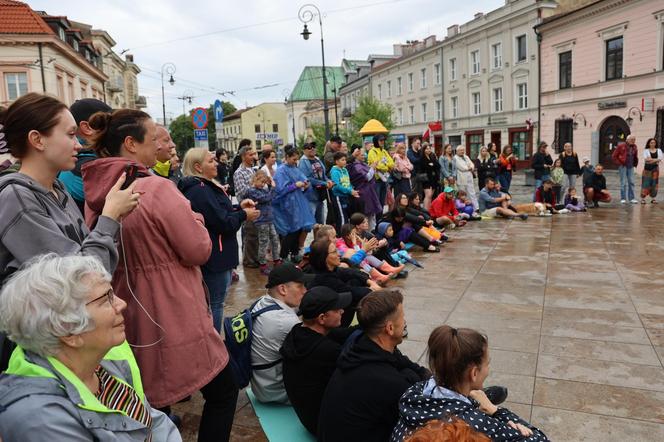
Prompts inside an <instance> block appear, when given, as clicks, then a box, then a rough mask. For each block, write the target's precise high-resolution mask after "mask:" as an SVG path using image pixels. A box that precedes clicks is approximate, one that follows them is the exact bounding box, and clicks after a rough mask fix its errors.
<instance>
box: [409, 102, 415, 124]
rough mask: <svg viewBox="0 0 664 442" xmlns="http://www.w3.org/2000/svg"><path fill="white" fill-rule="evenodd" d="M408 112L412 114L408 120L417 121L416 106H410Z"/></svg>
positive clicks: (411, 122)
mask: <svg viewBox="0 0 664 442" xmlns="http://www.w3.org/2000/svg"><path fill="white" fill-rule="evenodd" d="M408 113H409V114H410V115H409V116H408V121H409V122H410V124H413V123H415V106H408Z"/></svg>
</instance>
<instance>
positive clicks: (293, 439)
mask: <svg viewBox="0 0 664 442" xmlns="http://www.w3.org/2000/svg"><path fill="white" fill-rule="evenodd" d="M247 396H248V397H249V401H250V402H251V406H252V407H254V412H255V413H256V416H257V417H258V421H259V422H260V424H261V427H262V428H263V431H264V432H265V435H266V436H267V439H268V440H269V441H274V442H281V441H288V442H315V441H316V438H315V437H314V436H312V435H311V433H309V432H308V431H307V429H306V428H304V426H303V425H302V423H301V422H300V419H299V418H298V417H297V414H295V410H294V409H293V407H291V406H290V405H285V404H277V403H274V402H272V403H267V404H264V403H262V402H260V401H258V399H256V396H254V393H253V392H252V391H251V387H249V388H247Z"/></svg>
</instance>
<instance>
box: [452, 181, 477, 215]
mask: <svg viewBox="0 0 664 442" xmlns="http://www.w3.org/2000/svg"><path fill="white" fill-rule="evenodd" d="M450 187H452V186H450ZM452 188H453V189H454V187H452ZM454 193H455V197H454V204H455V205H456V208H457V210H458V211H459V213H465V214H466V215H468V219H469V220H470V221H479V220H481V219H482V216H481V215H480V214H479V213H476V212H475V206H473V202H472V201H471V200H470V198H468V194H467V193H466V191H465V190H455V191H454ZM478 204H479V203H478Z"/></svg>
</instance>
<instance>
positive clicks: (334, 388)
mask: <svg viewBox="0 0 664 442" xmlns="http://www.w3.org/2000/svg"><path fill="white" fill-rule="evenodd" d="M357 318H358V321H359V324H360V327H361V328H362V330H363V331H364V333H363V334H362V335H361V336H360V337H358V338H357V340H356V341H355V342H354V343H353V344H352V346H351V347H350V348H349V349H348V350H347V351H345V352H343V353H342V354H341V356H340V357H339V360H338V361H337V369H336V370H335V371H334V374H333V375H332V378H331V379H330V382H329V384H328V386H327V389H326V390H325V394H324V395H323V401H322V403H321V407H320V417H319V421H318V440H319V441H321V442H327V441H335V442H336V441H344V440H348V441H350V440H358V441H359V440H361V441H365V442H370V441H381V442H384V441H386V440H388V439H389V435H390V433H391V432H392V429H393V428H394V425H395V424H396V422H397V419H398V408H397V404H398V402H399V398H400V397H401V395H402V394H403V393H404V392H405V391H406V390H407V389H408V388H409V387H410V386H411V385H413V384H415V383H416V382H419V381H422V380H425V379H428V378H429V377H430V372H429V370H427V369H426V368H424V367H421V366H419V365H417V364H416V363H414V362H412V361H411V360H410V359H408V357H406V356H404V355H403V354H401V352H400V351H399V350H398V349H397V345H399V344H400V343H401V342H402V341H403V333H404V327H405V325H406V321H405V318H404V309H403V295H402V294H401V292H399V291H397V290H379V291H377V292H374V293H371V294H370V295H367V296H366V297H365V298H364V299H363V300H362V301H361V302H360V304H359V306H358V311H357Z"/></svg>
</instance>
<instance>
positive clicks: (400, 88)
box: [397, 77, 403, 96]
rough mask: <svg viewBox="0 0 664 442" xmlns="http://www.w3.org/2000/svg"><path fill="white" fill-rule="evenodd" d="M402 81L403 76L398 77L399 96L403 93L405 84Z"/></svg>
mask: <svg viewBox="0 0 664 442" xmlns="http://www.w3.org/2000/svg"><path fill="white" fill-rule="evenodd" d="M401 83H402V82H401V77H397V96H399V95H402V94H403V85H402V84H401Z"/></svg>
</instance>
